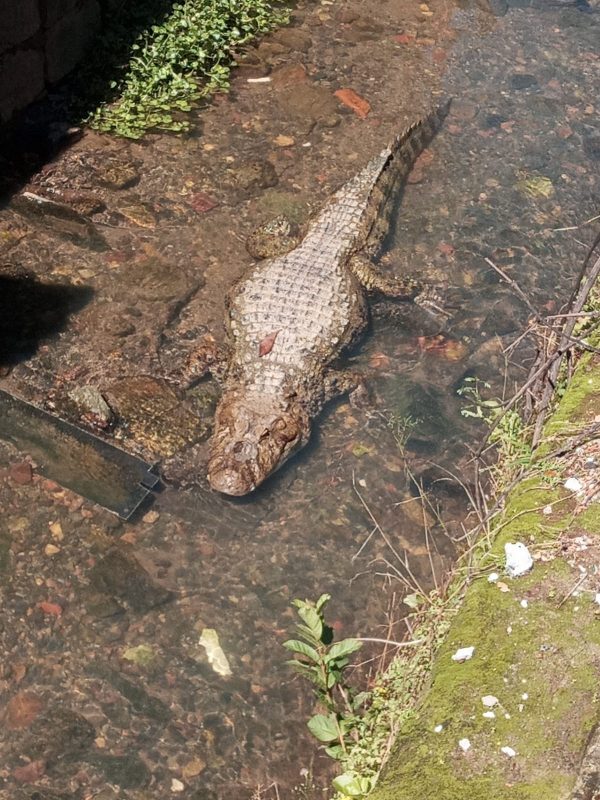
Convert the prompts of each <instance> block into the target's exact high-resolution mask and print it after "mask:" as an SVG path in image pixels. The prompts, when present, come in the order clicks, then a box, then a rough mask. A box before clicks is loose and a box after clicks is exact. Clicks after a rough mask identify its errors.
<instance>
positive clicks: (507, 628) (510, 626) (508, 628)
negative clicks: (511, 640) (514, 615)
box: [506, 625, 512, 636]
mask: <svg viewBox="0 0 600 800" xmlns="http://www.w3.org/2000/svg"><path fill="white" fill-rule="evenodd" d="M506 632H507V633H508V635H509V636H510V635H511V633H512V625H507V626H506Z"/></svg>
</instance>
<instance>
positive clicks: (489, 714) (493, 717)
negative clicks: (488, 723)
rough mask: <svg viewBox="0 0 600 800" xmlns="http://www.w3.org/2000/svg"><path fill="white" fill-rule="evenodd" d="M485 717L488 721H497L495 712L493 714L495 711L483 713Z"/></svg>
mask: <svg viewBox="0 0 600 800" xmlns="http://www.w3.org/2000/svg"><path fill="white" fill-rule="evenodd" d="M483 716H484V717H485V718H486V719H496V715H495V714H494V712H493V711H484V712H483Z"/></svg>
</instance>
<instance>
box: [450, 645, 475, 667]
mask: <svg viewBox="0 0 600 800" xmlns="http://www.w3.org/2000/svg"><path fill="white" fill-rule="evenodd" d="M474 652H475V648H474V647H459V648H458V650H457V651H456V653H454V655H453V656H452V661H456V662H457V663H459V664H462V663H463V661H469V659H471V658H473V653H474Z"/></svg>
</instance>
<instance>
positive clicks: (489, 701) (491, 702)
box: [481, 694, 500, 708]
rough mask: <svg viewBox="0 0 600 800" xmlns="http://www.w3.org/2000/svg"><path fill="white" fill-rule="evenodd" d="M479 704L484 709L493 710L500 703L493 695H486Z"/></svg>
mask: <svg viewBox="0 0 600 800" xmlns="http://www.w3.org/2000/svg"><path fill="white" fill-rule="evenodd" d="M481 702H482V703H483V705H484V706H485V707H486V708H493V707H494V706H497V705H498V703H499V702H500V701H499V700H498V698H497V697H494V695H493V694H486V695H484V696H483V697H482V698H481Z"/></svg>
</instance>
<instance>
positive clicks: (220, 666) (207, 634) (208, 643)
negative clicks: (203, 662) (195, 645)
mask: <svg viewBox="0 0 600 800" xmlns="http://www.w3.org/2000/svg"><path fill="white" fill-rule="evenodd" d="M200 644H201V645H202V647H203V648H204V649H205V650H206V657H207V658H208V663H209V664H210V665H211V667H212V668H213V669H214V671H215V672H216V673H217V675H222V676H223V677H224V678H228V677H229V676H230V675H232V672H231V667H230V666H229V661H228V660H227V656H226V655H225V653H224V652H223V648H222V647H221V644H220V643H219V635H218V633H217V632H216V630H215V629H214V628H204V630H203V631H202V633H201V635H200Z"/></svg>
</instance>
